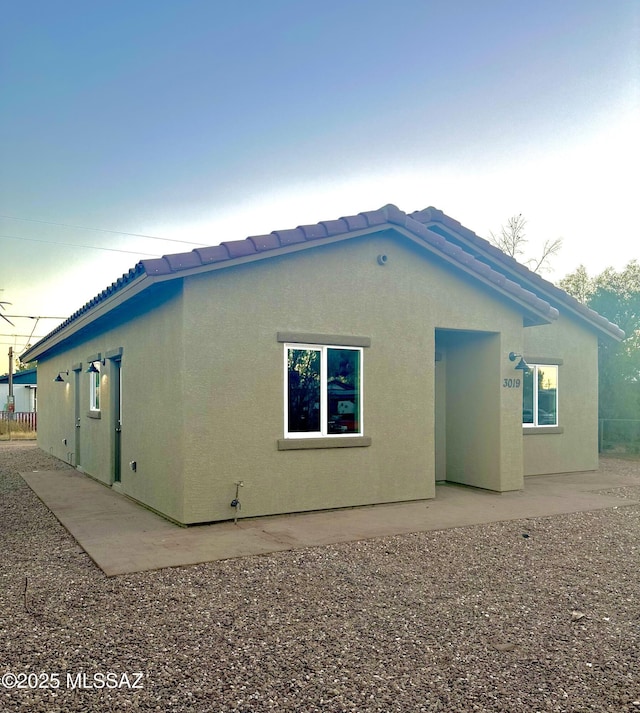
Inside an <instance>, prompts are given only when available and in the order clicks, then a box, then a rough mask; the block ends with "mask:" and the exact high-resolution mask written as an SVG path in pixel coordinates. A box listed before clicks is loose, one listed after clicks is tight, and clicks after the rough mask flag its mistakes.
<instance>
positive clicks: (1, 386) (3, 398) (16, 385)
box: [0, 369, 38, 413]
mask: <svg viewBox="0 0 640 713" xmlns="http://www.w3.org/2000/svg"><path fill="white" fill-rule="evenodd" d="M37 393H38V376H37V371H36V369H23V370H22V371H18V372H16V373H15V374H13V399H14V411H15V412H16V413H34V412H35V411H37V404H38V396H37ZM8 402H9V375H8V374H5V375H4V376H0V411H8V410H9V403H8Z"/></svg>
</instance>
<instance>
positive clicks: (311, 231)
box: [298, 223, 327, 240]
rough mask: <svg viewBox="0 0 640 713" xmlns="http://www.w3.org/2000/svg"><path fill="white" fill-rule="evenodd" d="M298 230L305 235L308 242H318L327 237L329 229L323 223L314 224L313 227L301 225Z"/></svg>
mask: <svg viewBox="0 0 640 713" xmlns="http://www.w3.org/2000/svg"><path fill="white" fill-rule="evenodd" d="M298 230H301V231H302V232H303V233H304V237H305V238H306V239H307V240H317V239H318V238H326V237H327V229H326V228H325V227H324V225H322V223H314V224H313V225H299V226H298Z"/></svg>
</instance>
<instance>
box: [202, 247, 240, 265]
mask: <svg viewBox="0 0 640 713" xmlns="http://www.w3.org/2000/svg"><path fill="white" fill-rule="evenodd" d="M194 252H196V253H198V255H199V256H200V262H202V264H203V265H209V264H211V263H213V262H222V261H223V260H228V259H229V258H230V257H231V256H230V255H229V251H228V250H227V248H226V247H225V246H224V245H214V246H213V247H210V248H196V249H195V250H194Z"/></svg>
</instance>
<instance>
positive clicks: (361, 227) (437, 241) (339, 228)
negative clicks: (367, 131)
mask: <svg viewBox="0 0 640 713" xmlns="http://www.w3.org/2000/svg"><path fill="white" fill-rule="evenodd" d="M434 223H439V224H440V225H442V226H445V227H446V228H448V229H449V230H451V231H454V232H455V234H456V235H455V236H451V239H449V238H448V237H446V236H445V235H443V234H441V233H440V232H436V231H435V230H434V229H432V227H433V224H434ZM391 225H394V226H400V227H402V228H403V229H404V230H406V231H407V233H408V234H409V235H410V236H412V237H413V239H414V240H416V242H418V243H420V242H422V243H424V244H427V245H429V246H430V247H431V248H433V249H435V250H436V251H437V252H439V253H440V254H441V255H442V256H443V257H446V258H447V259H449V260H450V261H451V262H452V263H453V264H457V265H458V266H459V268H460V269H463V270H465V271H466V272H467V273H469V274H472V275H475V276H477V277H478V278H480V279H482V280H484V281H485V282H487V283H489V284H493V285H495V286H496V287H498V288H500V289H501V290H503V291H504V292H506V293H508V294H510V295H512V296H513V297H514V298H515V299H517V300H519V301H520V302H521V303H522V304H525V305H528V306H529V308H530V309H532V310H534V311H536V312H538V313H539V314H542V315H545V316H546V318H547V319H555V318H557V317H558V310H557V308H556V307H554V306H553V305H552V304H550V303H549V302H547V301H546V298H547V297H548V296H549V297H550V298H551V301H554V300H555V301H556V302H557V303H559V304H565V305H569V306H571V308H572V309H573V311H574V313H578V314H580V315H582V316H583V317H584V318H585V319H586V320H587V321H588V322H589V323H591V324H592V325H595V326H597V327H599V328H600V329H601V330H603V331H604V332H605V333H607V334H608V335H610V336H613V337H615V338H618V339H622V338H623V337H624V333H623V332H622V330H620V329H619V328H618V327H617V326H616V325H614V324H612V323H611V322H609V321H608V320H607V319H605V318H604V317H602V316H601V315H599V314H597V313H596V312H594V311H593V310H591V309H589V308H588V307H586V306H585V305H582V304H580V303H579V302H578V301H577V300H575V299H574V298H573V297H570V296H569V295H568V294H567V293H566V292H564V291H563V290H561V289H559V288H557V287H555V286H554V285H552V284H551V283H549V282H547V281H546V280H544V279H542V278H541V277H540V276H539V275H536V274H534V273H532V272H531V271H529V270H528V269H527V268H526V267H525V266H523V265H520V263H518V262H517V261H516V260H514V259H513V258H511V257H509V256H507V255H505V254H504V253H502V252H501V251H500V250H498V249H497V248H495V247H494V246H492V245H491V244H490V243H489V242H488V241H486V240H484V239H483V238H480V237H479V236H477V235H476V234H475V233H474V232H472V231H471V230H468V229H467V228H465V227H464V226H462V225H460V223H458V221H455V220H453V219H452V218H449V216H447V215H445V214H444V213H443V212H442V211H440V210H437V209H436V208H433V207H429V208H425V209H424V210H420V211H415V212H414V213H411V214H409V215H407V214H406V213H404V212H403V211H401V210H400V209H399V208H397V207H396V206H395V205H392V204H389V205H385V206H383V207H382V208H380V209H378V210H373V211H367V212H363V213H359V214H358V215H350V216H345V217H342V218H339V219H337V220H325V221H322V222H320V223H315V224H313V225H301V226H298V227H297V228H294V229H289V230H275V231H273V232H272V233H270V234H268V235H257V236H251V237H249V238H246V239H244V240H232V241H227V242H223V243H221V244H220V245H215V246H212V247H205V248H196V249H195V250H192V251H191V252H186V253H176V254H173V255H165V256H163V257H161V258H154V259H149V260H141V261H140V262H139V263H137V265H136V266H135V267H134V268H132V269H131V270H129V272H128V273H127V274H125V275H123V276H122V277H121V278H119V279H118V280H117V281H116V282H114V283H113V284H112V285H111V286H109V287H108V288H107V289H105V290H103V291H102V292H101V293H100V294H99V295H97V296H96V297H94V298H93V299H92V300H91V301H90V302H88V303H87V304H85V305H84V306H83V307H82V308H81V309H80V310H78V311H77V312H75V313H74V314H73V315H71V317H69V318H68V319H67V320H66V321H65V322H63V323H62V324H61V325H60V326H59V327H57V328H56V329H54V330H53V331H52V332H51V333H50V334H49V335H47V336H46V337H44V338H43V339H42V340H40V342H38V344H36V345H34V347H32V348H30V350H28V351H33V350H35V349H36V347H39V345H41V344H43V343H44V342H46V341H47V340H48V339H49V338H50V337H52V336H53V335H54V334H56V333H57V332H59V331H60V330H62V329H64V328H65V327H66V326H68V325H69V324H70V323H72V322H73V321H74V320H75V319H77V318H78V317H79V316H81V315H82V314H84V313H85V312H87V311H89V310H90V309H91V308H92V307H94V306H96V305H98V304H100V303H101V302H103V301H105V300H106V299H107V298H108V297H110V296H111V295H113V294H115V293H117V292H118V291H119V290H121V289H122V288H124V287H125V286H126V285H128V284H129V283H130V282H132V281H133V280H136V279H138V278H141V277H144V276H148V277H151V278H153V277H158V276H165V275H171V274H176V276H180V273H181V272H182V271H187V270H190V269H194V268H202V267H204V266H207V265H214V264H215V263H219V262H224V261H229V260H234V259H240V260H241V259H242V258H246V257H251V256H255V255H263V254H264V255H265V256H266V255H268V253H270V252H273V253H277V252H278V251H282V250H286V249H287V248H289V247H290V246H294V249H295V246H297V245H300V246H301V247H304V243H306V242H309V241H319V242H321V241H322V239H323V238H333V237H336V236H338V237H339V236H341V235H344V236H345V238H348V237H349V234H350V233H358V232H359V231H366V230H367V229H368V228H371V229H373V230H375V229H376V228H379V229H381V230H384V229H385V226H391ZM454 241H455V242H454ZM461 245H462V247H461ZM476 256H477V257H476ZM478 257H480V258H481V259H478ZM501 266H503V267H501ZM528 288H531V289H528ZM143 289H144V287H143ZM534 290H535V292H534ZM538 292H539V294H538ZM543 297H544V298H545V299H543ZM26 353H28V352H26Z"/></svg>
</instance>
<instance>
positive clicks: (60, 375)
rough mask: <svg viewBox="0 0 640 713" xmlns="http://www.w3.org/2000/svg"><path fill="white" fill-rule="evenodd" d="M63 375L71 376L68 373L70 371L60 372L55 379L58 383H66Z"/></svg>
mask: <svg viewBox="0 0 640 713" xmlns="http://www.w3.org/2000/svg"><path fill="white" fill-rule="evenodd" d="M63 374H65V375H66V376H69V372H68V371H59V372H58V376H56V378H55V379H54V381H57V382H60V381H64V379H63V378H62V375H63Z"/></svg>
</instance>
